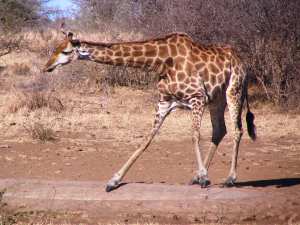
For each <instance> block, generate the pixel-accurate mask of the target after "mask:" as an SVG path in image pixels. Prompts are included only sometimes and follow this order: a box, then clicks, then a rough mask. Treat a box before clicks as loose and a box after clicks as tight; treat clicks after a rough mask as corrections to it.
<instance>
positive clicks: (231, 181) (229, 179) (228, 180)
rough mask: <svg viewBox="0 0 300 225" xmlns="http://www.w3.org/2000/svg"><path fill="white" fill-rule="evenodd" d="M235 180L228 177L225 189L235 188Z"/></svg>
mask: <svg viewBox="0 0 300 225" xmlns="http://www.w3.org/2000/svg"><path fill="white" fill-rule="evenodd" d="M235 180H236V179H235V178H233V177H228V178H227V180H226V181H225V183H224V185H223V187H233V186H235Z"/></svg>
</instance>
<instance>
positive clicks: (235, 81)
mask: <svg viewBox="0 0 300 225" xmlns="http://www.w3.org/2000/svg"><path fill="white" fill-rule="evenodd" d="M76 59H78V60H90V61H94V62H96V63H102V64H110V65H115V66H127V67H137V68H141V69H148V70H152V71H154V72H155V74H156V75H157V76H159V78H160V79H159V82H158V84H157V90H158V92H159V103H158V109H157V113H156V115H155V120H154V125H153V128H152V130H151V132H150V134H149V135H148V136H147V138H146V140H145V142H144V143H143V144H142V145H141V146H140V147H139V148H138V149H137V150H136V151H135V152H134V153H133V155H132V156H131V157H130V158H129V160H128V161H127V162H126V163H125V164H124V165H123V166H122V168H121V169H120V170H119V171H118V172H117V173H116V174H115V175H114V176H113V178H112V179H111V180H110V181H109V182H108V184H107V187H106V190H107V191H111V190H113V189H115V188H117V187H118V186H119V184H120V182H121V181H122V179H123V177H124V176H125V174H126V173H127V171H128V170H129V168H130V167H131V166H132V165H133V163H134V162H135V161H136V160H137V159H138V157H139V156H140V155H141V154H142V153H143V152H144V151H145V150H146V149H147V147H148V146H149V145H150V143H151V141H152V139H153V138H154V136H155V135H156V133H157V132H158V130H159V128H160V127H161V125H162V124H163V121H164V120H165V118H166V117H167V116H168V115H169V114H170V113H171V112H172V111H173V110H175V109H176V108H187V109H190V110H191V111H192V127H193V134H192V140H193V143H194V149H195V153H196V157H197V162H198V172H197V173H196V175H195V177H194V178H193V180H192V183H193V184H196V183H197V184H199V185H201V187H206V186H207V185H209V183H210V181H209V180H208V175H207V170H208V168H209V166H210V164H211V161H212V159H213V156H214V154H215V151H216V149H217V147H218V145H219V143H220V142H221V140H222V139H223V137H224V136H225V135H226V126H225V120H224V112H225V107H226V105H228V108H229V113H230V118H231V121H232V123H233V126H234V128H235V132H234V137H233V150H232V159H231V168H230V171H229V175H228V178H227V180H226V181H225V184H226V185H228V186H229V185H233V184H234V182H235V180H236V174H237V172H236V170H237V156H238V151H239V143H240V140H241V137H242V121H241V114H242V107H243V103H244V100H246V101H247V116H246V121H247V126H248V133H249V135H250V137H251V139H253V140H254V139H255V138H256V134H255V125H254V115H253V114H252V113H251V112H250V109H249V104H248V92H247V76H246V72H245V68H244V65H243V63H242V61H241V60H240V58H239V57H238V55H237V54H236V52H235V51H234V50H233V49H232V48H231V47H228V46H223V47H222V46H219V45H210V46H206V45H202V44H199V43H196V42H195V41H193V39H192V38H191V37H189V36H188V35H187V34H184V33H172V34H169V35H166V36H164V37H161V38H154V39H148V40H145V41H133V42H119V43H103V42H91V41H86V40H79V39H74V38H73V34H72V33H68V34H66V37H65V39H64V40H63V41H62V42H61V43H60V45H59V46H58V47H57V48H56V49H55V51H54V52H53V54H52V55H51V57H50V59H49V61H48V62H47V63H46V65H45V68H44V71H48V72H50V71H52V70H54V69H55V68H56V67H57V66H60V65H65V64H68V63H70V62H71V61H74V60H76ZM205 107H207V108H208V109H209V112H210V116H211V122H212V128H213V129H212V130H213V131H212V139H211V145H210V149H209V152H208V154H207V156H206V157H205V159H204V156H203V149H202V148H201V146H200V144H201V142H200V127H201V119H202V116H203V113H204V108H205Z"/></svg>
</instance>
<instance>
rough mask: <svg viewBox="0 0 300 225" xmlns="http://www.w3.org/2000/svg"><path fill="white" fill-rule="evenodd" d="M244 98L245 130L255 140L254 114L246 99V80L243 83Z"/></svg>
mask: <svg viewBox="0 0 300 225" xmlns="http://www.w3.org/2000/svg"><path fill="white" fill-rule="evenodd" d="M245 98H246V103H247V114H246V122H247V130H248V135H249V137H250V138H251V139H252V140H253V141H255V140H256V126H255V124H254V118H255V117H254V114H253V113H252V112H251V111H250V106H249V101H248V82H246V85H245Z"/></svg>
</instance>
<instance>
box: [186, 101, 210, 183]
mask: <svg viewBox="0 0 300 225" xmlns="http://www.w3.org/2000/svg"><path fill="white" fill-rule="evenodd" d="M204 106H205V99H202V98H200V99H194V100H192V119H193V144H194V149H195V153H196V158H197V163H198V171H197V174H196V176H194V178H193V179H192V181H191V182H190V184H192V185H193V184H199V185H200V186H201V187H207V186H208V185H209V184H210V181H209V179H208V176H207V170H206V168H205V166H204V163H203V154H202V149H201V148H200V127H201V119H202V116H203V112H204Z"/></svg>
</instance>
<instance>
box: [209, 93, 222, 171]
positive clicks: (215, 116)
mask: <svg viewBox="0 0 300 225" xmlns="http://www.w3.org/2000/svg"><path fill="white" fill-rule="evenodd" d="M220 101H221V100H220ZM220 103H221V104H220ZM225 107H226V101H225V96H224V100H223V102H219V101H218V104H214V105H210V107H209V111H210V118H211V123H212V139H211V144H210V147H209V151H208V153H207V155H206V158H205V161H204V164H205V168H206V169H207V170H208V169H209V166H210V164H211V162H212V159H213V157H214V155H215V152H216V150H217V148H218V145H219V143H220V142H221V141H222V139H223V137H224V136H225V135H226V133H227V131H226V125H225V120H224V111H225Z"/></svg>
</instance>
